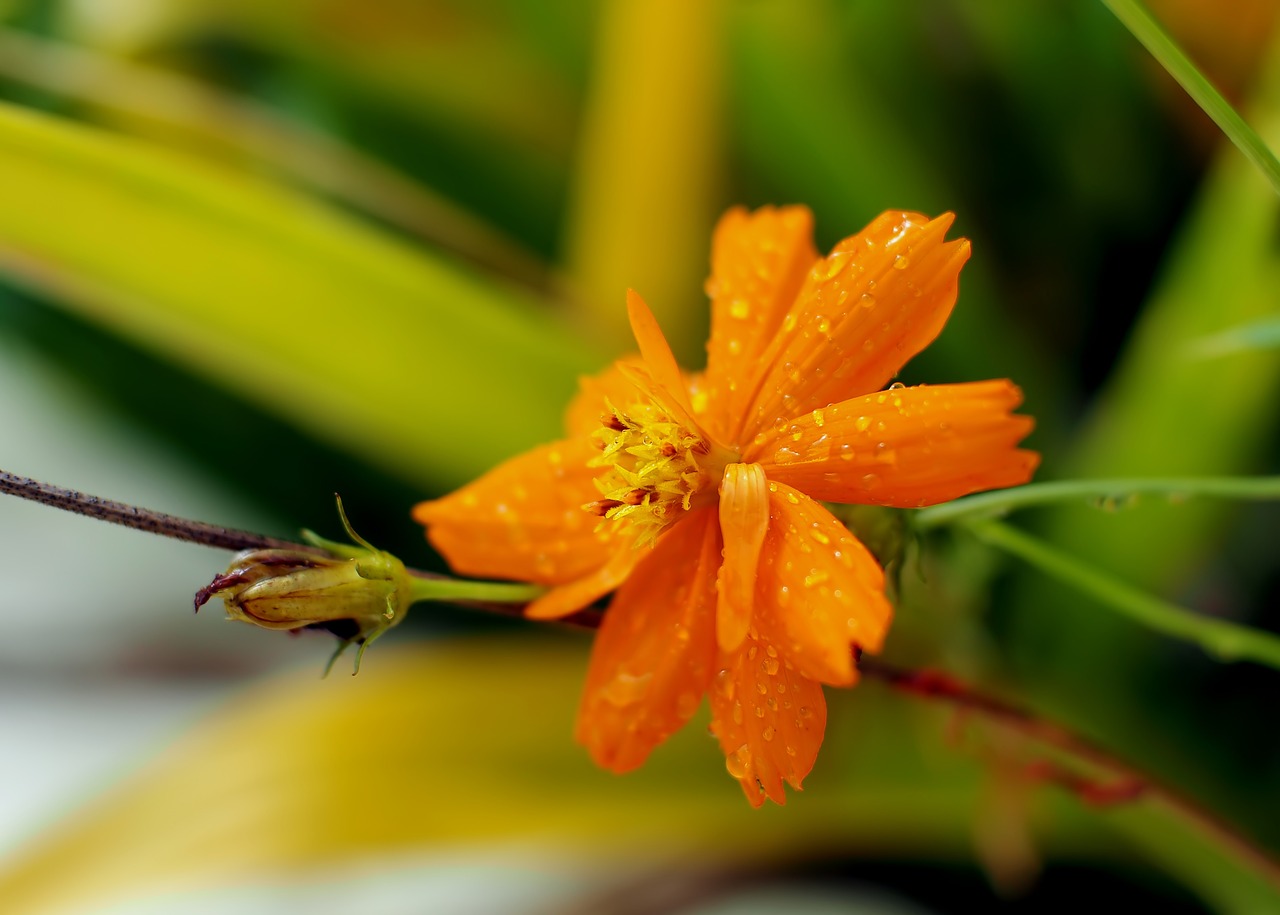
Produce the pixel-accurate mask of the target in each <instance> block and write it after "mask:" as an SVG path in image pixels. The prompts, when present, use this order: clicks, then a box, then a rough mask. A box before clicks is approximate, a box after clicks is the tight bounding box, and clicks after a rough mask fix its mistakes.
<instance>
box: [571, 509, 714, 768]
mask: <svg viewBox="0 0 1280 915" xmlns="http://www.w3.org/2000/svg"><path fill="white" fill-rule="evenodd" d="M719 563H720V552H719V536H718V531H717V526H716V519H715V512H714V511H713V510H712V509H710V508H705V509H701V510H699V511H697V512H694V513H693V514H691V515H689V516H688V517H686V518H684V519H682V520H681V521H679V522H678V523H677V524H676V526H675V527H674V528H672V529H671V530H670V531H669V532H668V533H667V534H666V535H665V536H664V537H663V538H662V539H661V540H659V541H658V545H657V547H656V548H655V549H654V550H653V552H652V553H649V554H648V555H647V556H646V557H645V558H644V559H643V560H642V561H641V562H640V564H639V566H637V568H636V574H635V575H633V576H632V577H631V578H630V579H629V580H628V582H627V583H626V584H625V585H623V586H622V589H621V590H620V591H618V594H617V596H616V597H615V598H614V600H613V603H612V605H611V606H610V607H609V610H608V611H607V612H606V613H605V616H604V623H603V624H602V625H601V627H600V631H599V633H598V634H597V635H596V641H595V647H594V648H593V649H592V651H591V665H590V668H589V669H588V671H587V683H586V688H585V690H584V692H583V696H582V705H581V707H580V708H579V711H578V725H577V731H576V736H577V739H578V741H579V742H580V743H582V744H583V745H585V746H586V748H587V750H588V751H589V752H590V753H591V757H592V759H594V760H595V761H596V763H597V764H599V765H601V766H603V767H605V768H606V769H611V770H613V771H614V772H626V771H628V770H630V769H634V768H635V767H636V766H638V765H640V764H641V763H642V762H644V760H645V758H646V757H647V756H648V755H649V752H650V751H651V750H652V749H653V748H654V747H656V746H657V745H658V744H660V743H662V741H664V740H666V739H667V737H668V736H669V735H670V734H672V733H673V732H675V731H676V730H678V729H679V728H681V727H683V726H684V724H685V722H687V721H688V720H689V718H690V717H691V716H692V715H693V713H694V712H696V711H697V710H698V707H699V706H700V705H701V704H702V695H703V693H705V692H706V691H707V687H708V685H709V684H710V682H711V677H712V674H713V673H714V671H715V659H716V649H715V633H714V624H713V619H714V618H713V616H712V609H713V608H714V606H715V580H716V567H717V566H718V565H719Z"/></svg>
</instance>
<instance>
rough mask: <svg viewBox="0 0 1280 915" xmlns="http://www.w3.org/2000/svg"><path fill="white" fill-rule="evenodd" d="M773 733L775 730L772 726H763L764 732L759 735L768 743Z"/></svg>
mask: <svg viewBox="0 0 1280 915" xmlns="http://www.w3.org/2000/svg"><path fill="white" fill-rule="evenodd" d="M775 733H776V732H775V731H774V729H773V728H765V729H764V732H763V733H762V734H761V735H760V736H761V737H763V738H764V741H765V743H768V742H769V741H770V740H773V735H774V734H775Z"/></svg>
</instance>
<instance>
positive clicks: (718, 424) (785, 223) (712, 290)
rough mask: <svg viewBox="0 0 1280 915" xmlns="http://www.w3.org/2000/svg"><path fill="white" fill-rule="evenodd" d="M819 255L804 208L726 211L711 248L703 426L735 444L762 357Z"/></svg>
mask: <svg viewBox="0 0 1280 915" xmlns="http://www.w3.org/2000/svg"><path fill="white" fill-rule="evenodd" d="M817 260H818V252H817V250H815V249H814V247H813V214H812V213H810V212H809V210H808V208H807V207H784V208H782V209H774V208H773V207H764V208H763V209H760V210H756V211H755V212H753V213H748V212H747V211H746V210H744V209H742V208H736V209H732V210H730V211H729V212H728V213H726V214H725V215H724V216H723V217H722V218H721V219H720V222H719V224H718V225H717V226H716V231H715V235H714V236H713V238H712V242H711V277H710V279H708V280H707V294H708V295H709V296H711V339H710V340H709V341H708V342H707V377H706V380H705V384H704V386H703V387H704V389H705V391H706V395H707V412H706V422H707V425H708V428H709V431H711V433H712V434H713V435H716V436H718V437H719V438H720V439H721V440H722V441H732V440H733V439H734V437H736V435H737V432H738V426H739V423H740V421H741V419H742V416H743V414H744V412H745V407H746V404H747V399H748V396H749V394H750V393H751V391H750V390H749V389H748V385H747V381H748V379H750V378H751V377H753V375H754V374H755V372H754V369H755V367H756V364H757V361H758V360H759V358H760V354H761V353H762V352H764V350H765V348H766V347H767V346H768V344H769V342H770V340H771V339H772V338H773V335H774V334H775V333H776V332H777V330H778V326H779V325H780V324H781V323H782V318H783V316H784V315H785V314H786V312H787V309H788V308H790V307H791V305H792V303H793V302H794V301H795V298H796V295H797V293H799V291H800V287H801V286H802V285H803V283H804V278H805V276H806V275H807V274H808V272H809V269H810V268H811V267H812V266H813V264H814V262H816V261H817Z"/></svg>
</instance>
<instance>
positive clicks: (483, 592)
mask: <svg viewBox="0 0 1280 915" xmlns="http://www.w3.org/2000/svg"><path fill="white" fill-rule="evenodd" d="M410 574H411V575H412V574H414V573H412V572H411V573H410ZM545 593H547V589H546V588H543V587H541V586H539V585H526V584H513V583H511V582H505V581H461V580H459V579H456V578H427V577H425V576H421V575H414V578H413V595H412V600H413V602H414V603H417V602H418V601H420V600H438V601H450V602H452V601H463V602H465V603H482V604H517V605H523V604H527V603H529V602H530V601H532V600H534V599H536V598H538V597H540V596H541V595H543V594H545ZM517 609H519V607H517Z"/></svg>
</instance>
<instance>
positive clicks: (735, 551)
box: [716, 464, 769, 652]
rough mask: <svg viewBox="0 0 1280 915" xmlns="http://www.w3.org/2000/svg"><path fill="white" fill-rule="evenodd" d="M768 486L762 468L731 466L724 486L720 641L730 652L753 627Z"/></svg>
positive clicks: (718, 609)
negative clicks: (752, 607)
mask: <svg viewBox="0 0 1280 915" xmlns="http://www.w3.org/2000/svg"><path fill="white" fill-rule="evenodd" d="M768 486H769V481H768V480H767V479H766V478H765V475H764V470H763V469H762V468H761V467H760V465H759V464H730V465H729V466H728V467H726V468H725V470H724V478H723V480H722V481H721V483H720V533H721V534H722V535H723V537H724V564H723V565H722V566H721V567H720V575H719V578H718V580H717V583H716V588H717V591H718V594H719V596H718V598H717V601H716V641H717V642H718V643H719V645H720V650H721V651H725V652H730V651H733V650H735V649H736V648H737V647H738V646H739V645H741V644H742V640H743V639H744V638H746V637H747V629H748V628H750V626H751V605H752V602H753V600H754V598H755V588H756V569H757V568H758V567H759V565H760V547H761V546H763V545H764V536H765V532H766V531H767V530H768V528H769V488H768Z"/></svg>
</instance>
